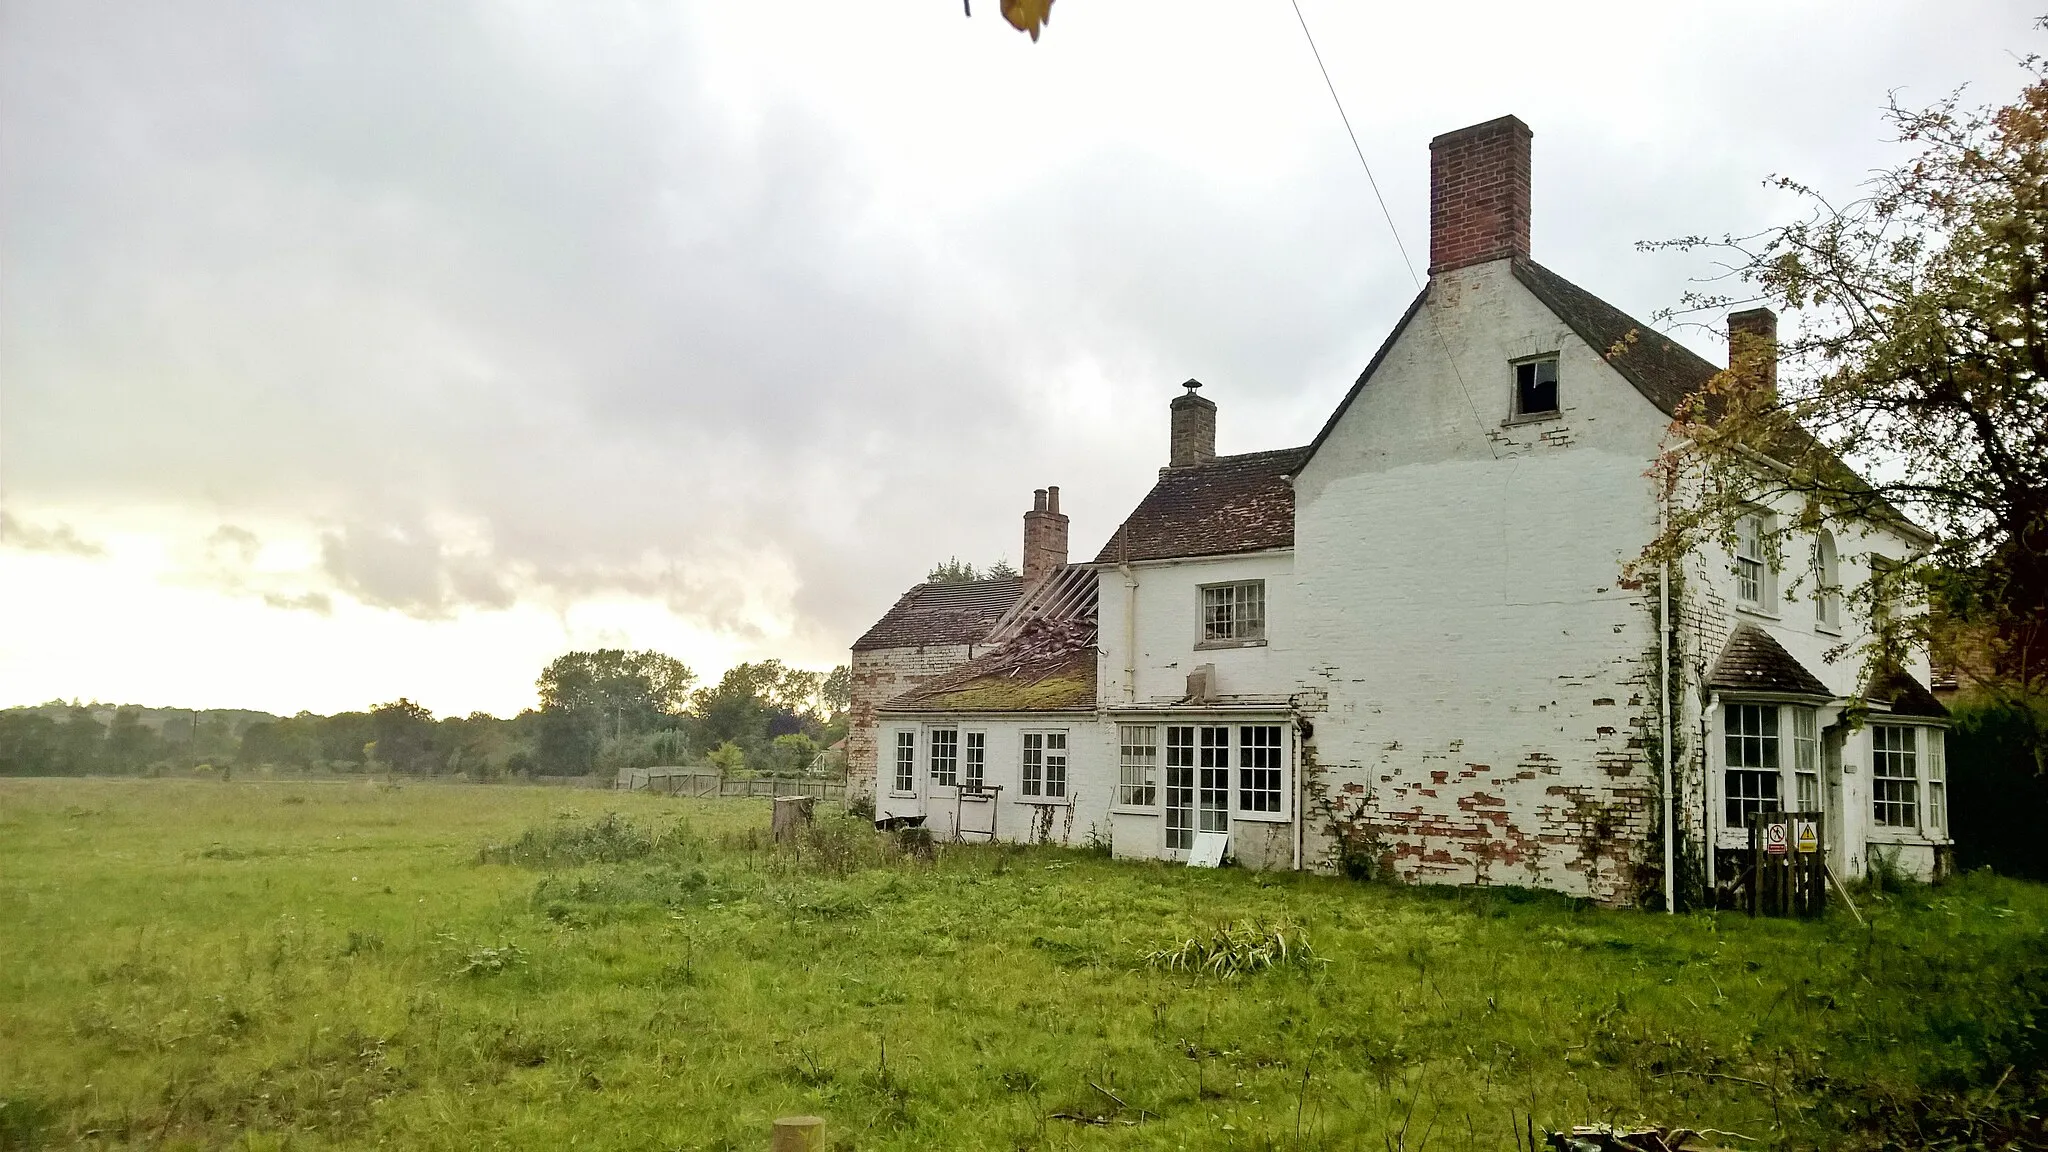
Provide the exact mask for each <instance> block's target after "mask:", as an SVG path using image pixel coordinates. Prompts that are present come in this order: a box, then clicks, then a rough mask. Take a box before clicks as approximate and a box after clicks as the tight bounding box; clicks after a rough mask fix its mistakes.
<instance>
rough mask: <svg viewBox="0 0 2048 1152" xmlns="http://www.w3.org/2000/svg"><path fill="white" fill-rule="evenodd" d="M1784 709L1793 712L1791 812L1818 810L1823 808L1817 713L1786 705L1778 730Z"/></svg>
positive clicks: (1804, 708)
mask: <svg viewBox="0 0 2048 1152" xmlns="http://www.w3.org/2000/svg"><path fill="white" fill-rule="evenodd" d="M1784 712H1789V713H1791V714H1792V715H1791V719H1792V805H1793V807H1792V811H1794V812H1819V811H1821V810H1822V801H1821V792H1820V787H1821V779H1820V713H1819V711H1818V710H1816V709H1813V708H1806V707H1802V706H1799V705H1796V704H1787V705H1785V706H1784V707H1783V709H1782V710H1781V714H1780V716H1779V720H1780V723H1779V727H1780V728H1781V729H1782V728H1783V727H1784V724H1783V720H1784V716H1783V714H1782V713H1784Z"/></svg>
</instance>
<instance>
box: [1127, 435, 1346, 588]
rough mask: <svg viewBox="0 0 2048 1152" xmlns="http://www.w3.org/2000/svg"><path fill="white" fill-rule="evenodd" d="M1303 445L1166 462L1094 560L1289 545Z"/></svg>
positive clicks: (1219, 552)
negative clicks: (1176, 464)
mask: <svg viewBox="0 0 2048 1152" xmlns="http://www.w3.org/2000/svg"><path fill="white" fill-rule="evenodd" d="M1307 458H1308V449H1306V448H1282V449H1280V450H1278V451H1274V452H1251V453H1247V454H1245V455H1243V456H1218V457H1216V458H1214V459H1212V460H1205V461H1203V462H1202V463H1200V464H1193V465H1190V466H1188V467H1185V468H1168V469H1165V470H1163V471H1162V472H1161V473H1160V474H1159V482H1158V483H1157V484H1154V485H1153V486H1152V491H1150V492H1147V493H1146V494H1145V498H1144V499H1143V500H1141V501H1139V502H1138V506H1137V507H1136V508H1135V509H1133V510H1132V511H1131V514H1130V516H1129V518H1127V519H1126V520H1125V521H1124V522H1123V526H1122V527H1120V528H1118V529H1117V530H1116V533H1115V534H1114V535H1112V536H1111V537H1110V538H1109V543H1107V544H1104V545H1103V546H1102V551H1101V553H1100V554H1098V555H1097V556H1096V557H1095V562H1096V563H1097V564H1116V563H1120V562H1122V561H1125V560H1165V559H1169V558H1173V557H1179V556H1221V555H1226V554H1228V553H1232V552H1259V551H1263V550H1265V549H1268V548H1291V547H1293V546H1294V487H1293V485H1291V484H1289V483H1288V482H1287V480H1286V477H1288V476H1290V475H1292V474H1293V473H1294V472H1296V471H1297V470H1299V469H1300V467H1301V465H1302V462H1303V461H1304V460H1306V459H1307Z"/></svg>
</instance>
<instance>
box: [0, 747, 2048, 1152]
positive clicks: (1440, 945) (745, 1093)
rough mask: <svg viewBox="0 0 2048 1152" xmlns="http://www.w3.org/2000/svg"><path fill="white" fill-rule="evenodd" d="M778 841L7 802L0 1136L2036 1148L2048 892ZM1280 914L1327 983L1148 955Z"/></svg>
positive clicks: (75, 792)
mask: <svg viewBox="0 0 2048 1152" xmlns="http://www.w3.org/2000/svg"><path fill="white" fill-rule="evenodd" d="M607 812H616V813H617V814H618V817H619V819H618V820H614V821H606V820H604V819H602V818H603V817H604V815H605V814H606V813H607ZM767 822H768V810H767V804H766V802H765V801H727V802H722V803H715V804H714V803H710V802H700V803H688V802H677V801H668V800H663V799H660V798H650V797H645V796H632V795H615V794H608V793H592V792H572V791H564V790H552V789H529V788H514V787H458V786H406V787H403V788H396V789H394V788H390V787H388V786H381V785H375V784H368V783H353V784H329V785H311V784H298V785H294V784H284V783H261V782H248V783H243V782H236V783H225V784H216V783H191V782H165V781H154V782H152V781H136V782H115V781H58V780H35V781H23V780H12V781H0V1100H4V1101H5V1103H4V1104H0V1148H10V1149H11V1148H17V1147H41V1146H48V1147H70V1146H84V1147H192V1148H217V1147H237V1148H252V1149H256V1148H327V1147H373V1146H380V1145H381V1146H385V1147H392V1148H426V1149H438V1148H447V1149H473V1148H532V1149H542V1148H546V1149H556V1148H621V1149H627V1148H630V1149H657V1148H739V1149H762V1148H765V1147H766V1145H767V1135H766V1134H767V1130H768V1123H769V1120H770V1119H771V1118H772V1117H774V1116H776V1115H779V1114H787V1113H793V1112H815V1113H818V1114H820V1115H823V1116H825V1117H826V1118H827V1119H828V1121H829V1123H830V1126H831V1127H830V1132H831V1136H832V1140H833V1142H834V1144H835V1145H837V1146H840V1147H851V1148H862V1149H867V1148H1069V1147H1072V1148H1097V1147H1104V1148H1106V1147H1116V1148H1157V1149H1180V1148H1230V1147H1238V1148H1276V1149H1292V1148H1297V1147H1299V1148H1313V1149H1335V1148H1373V1149H1380V1148H1404V1149H1421V1148H1444V1149H1450V1148H1500V1149H1510V1148H1516V1147H1518V1146H1526V1135H1525V1134H1526V1133H1527V1132H1528V1131H1530V1130H1531V1129H1532V1128H1533V1129H1535V1130H1536V1131H1538V1132H1540V1131H1541V1130H1542V1129H1543V1128H1544V1127H1546V1126H1549V1127H1562V1126H1566V1125H1569V1124H1573V1123H1584V1122H1592V1121H1623V1122H1626V1121H1633V1120H1636V1119H1638V1118H1646V1119H1649V1120H1652V1121H1658V1122H1662V1123H1671V1124H1682V1125H1685V1126H1689V1127H1695V1128H1710V1129H1718V1130H1721V1131H1722V1132H1723V1133H1732V1134H1734V1135H1723V1136H1720V1137H1718V1139H1720V1140H1721V1141H1722V1142H1724V1143H1726V1144H1729V1145H1732V1146H1737V1147H1810V1146H1841V1145H1849V1146H1871V1147H1876V1146H1882V1144H1883V1142H1884V1141H1886V1140H1897V1141H1900V1142H1901V1145H1900V1146H1918V1145H1924V1144H1930V1143H1933V1142H1935V1141H1937V1140H1943V1139H1951V1138H1953V1139H1957V1140H1977V1141H1979V1142H1980V1143H1979V1144H1977V1145H1971V1144H1967V1143H1963V1144H1955V1145H1952V1146H1959V1147H1967V1146H1987V1147H1996V1146H1998V1145H1999V1142H2000V1141H2004V1140H2011V1139H2021V1140H2032V1139H2035V1138H2038V1137H2039V1135H2040V1134H2041V1131H2042V1130H2041V1129H2040V1128H2039V1121H2038V1120H2033V1121H2029V1120H2028V1119H2026V1117H2027V1115H2028V1113H2029V1110H2030V1109H2031V1111H2032V1113H2033V1114H2035V1115H2038V1113H2039V1111H2040V1107H2041V1102H2042V1099H2043V1096H2044V1095H2048V1093H2044V1091H2043V1083H2044V1082H2043V1079H2042V1066H2043V1057H2044V1054H2048V1039H2044V1034H2043V1032H2042V1030H2041V1029H2042V1028H2043V1027H2048V1011H2043V1004H2044V1001H2048V889H2044V888H2042V887H2040V886H2031V885H2026V884H2021V883H2016V882H2009V881H2002V880H1997V879H1995V878H1992V877H1989V876H1978V877H1970V878H1966V879H1964V880H1962V881H1959V882H1955V883H1952V884H1949V885H1946V886H1944V887H1941V888H1935V889H1920V890H1911V891H1906V892H1902V893H1895V894H1890V895H1888V896H1885V895H1879V894H1870V896H1869V897H1867V898H1866V902H1865V904H1864V911H1865V914H1866V915H1867V916H1868V917H1869V919H1870V926H1869V927H1868V928H1862V927H1859V926H1858V925H1857V924H1856V923H1854V922H1853V921H1852V920H1850V919H1849V917H1848V916H1847V915H1846V914H1845V913H1841V912H1836V913H1834V914H1832V915H1831V916H1830V917H1829V919H1828V920H1827V921H1826V922H1824V923H1819V924H1799V923H1791V922H1783V921H1752V920H1750V919H1748V918H1747V917H1744V916H1740V915H1730V914H1723V915H1692V916H1680V917H1669V916H1658V915H1652V914H1644V913H1630V912H1609V911H1600V910H1594V909H1588V908H1583V907H1577V906H1574V905H1573V904H1571V903H1569V902H1566V901H1563V900H1559V899H1554V898H1549V897H1536V896H1532V895H1529V894H1526V893H1519V892H1515V891H1512V890H1499V889H1495V890H1487V891H1423V890H1406V889H1399V888H1391V887H1382V886H1376V885H1360V884H1354V883H1349V882H1346V881H1342V880H1337V879H1332V878H1325V877H1311V876H1293V875H1278V876H1262V875H1255V874H1248V873H1245V872H1240V871H1235V870H1223V871H1215V872H1201V871H1191V870H1188V869H1184V868H1171V867H1165V866H1159V865H1152V864H1145V865H1134V864H1122V863H1115V862H1112V861H1109V860H1107V859H1103V858H1100V857H1098V856H1094V855H1090V854H1086V853H1081V852H1068V851H1055V850H1048V849H1015V848H989V847H975V848H947V847H941V848H940V849H939V850H938V852H937V853H936V855H935V858H932V859H923V858H920V857H919V856H918V855H916V854H914V853H913V854H908V855H906V854H903V853H900V852H898V851H897V850H896V849H895V847H894V845H893V843H892V842H890V841H887V840H884V839H882V838H880V837H877V836H875V835H874V834H872V833H871V832H869V831H868V830H866V829H865V828H864V827H862V826H860V825H858V824H856V823H854V822H851V821H844V820H840V819H836V818H834V819H828V820H824V821H821V823H820V825H819V827H818V828H817V829H816V831H815V833H814V835H813V836H812V837H811V839H810V841H809V842H808V843H806V844H805V845H804V846H803V847H802V848H801V849H800V850H799V851H797V852H795V853H791V852H788V851H778V850H775V849H772V848H770V847H768V846H767V845H766V843H765V840H766V835H765V833H766V825H767ZM1253 917H1264V918H1266V919H1267V920H1268V921H1269V922H1272V923H1274V924H1279V925H1285V926H1287V929H1286V930H1287V931H1288V932H1289V933H1290V935H1291V934H1292V933H1294V932H1296V931H1300V932H1305V933H1306V934H1307V938H1308V940H1309V941H1310V942H1311V944H1312V947H1313V960H1312V961H1311V962H1309V963H1306V964H1303V963H1290V964H1285V965H1280V966H1276V967H1275V968H1274V969H1272V970H1269V971H1263V972H1249V973H1246V974H1243V975H1240V976H1237V977H1235V978H1231V979H1218V978H1214V977H1208V976H1201V975H1193V974H1188V973H1185V972H1177V971H1170V970H1166V969H1162V968H1158V967H1154V966H1150V965H1148V964H1147V963H1146V961H1145V960H1144V959H1143V957H1144V955H1145V954H1146V953H1148V952H1152V951H1155V950H1161V949H1167V948H1170V947H1172V946H1174V945H1176V944H1177V943H1178V942H1180V941H1182V940H1185V939H1187V938H1189V937H1190V936H1206V935H1207V933H1208V932H1209V931H1210V930H1211V929H1213V928H1214V927H1215V926H1217V925H1218V924H1219V923H1222V922H1226V921H1234V920H1240V919H1244V918H1253ZM1298 958H1299V957H1298V954H1297V959H1298ZM2037 1014H2038V1016H2039V1019H2038V1020H2037ZM2030 1124H2031V1125H2033V1127H2031V1128H2030V1127H2029V1125H2030ZM1916 1130H1917V1132H1918V1135H1914V1133H1915V1131H1916ZM1915 1141H1917V1142H1918V1145H1916V1144H1915V1143H1914V1142H1915ZM2012 1146H2015V1147H2016V1146H2020V1145H2017V1144H2015V1145H2012Z"/></svg>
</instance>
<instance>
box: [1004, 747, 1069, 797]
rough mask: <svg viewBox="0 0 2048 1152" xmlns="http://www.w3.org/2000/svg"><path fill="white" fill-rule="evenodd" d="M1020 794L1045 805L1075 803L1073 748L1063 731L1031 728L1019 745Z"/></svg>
mask: <svg viewBox="0 0 2048 1152" xmlns="http://www.w3.org/2000/svg"><path fill="white" fill-rule="evenodd" d="M1018 743H1019V745H1020V747H1019V749H1018V764H1017V793H1018V795H1020V796H1028V797H1030V798H1031V799H1032V800H1034V801H1037V802H1039V803H1043V804H1052V803H1058V804H1069V803H1072V802H1073V797H1072V790H1071V788H1070V783H1071V781H1070V774H1069V770H1070V768H1071V767H1072V762H1071V761H1070V759H1069V756H1070V755H1071V752H1072V747H1071V744H1070V742H1069V741H1068V739H1067V730H1066V729H1064V728H1032V729H1027V730H1026V731H1025V732H1024V733H1023V739H1022V740H1020V741H1019V742H1018Z"/></svg>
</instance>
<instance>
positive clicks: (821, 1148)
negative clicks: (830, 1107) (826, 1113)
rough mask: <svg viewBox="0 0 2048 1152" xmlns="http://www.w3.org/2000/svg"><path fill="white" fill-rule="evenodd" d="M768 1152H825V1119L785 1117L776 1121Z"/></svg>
mask: <svg viewBox="0 0 2048 1152" xmlns="http://www.w3.org/2000/svg"><path fill="white" fill-rule="evenodd" d="M768 1152H825V1118H824V1117H822V1116H784V1117H782V1118H781V1119H778V1120H777V1121H775V1133H774V1135H773V1136H771V1137H770V1138H769V1141H768Z"/></svg>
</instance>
